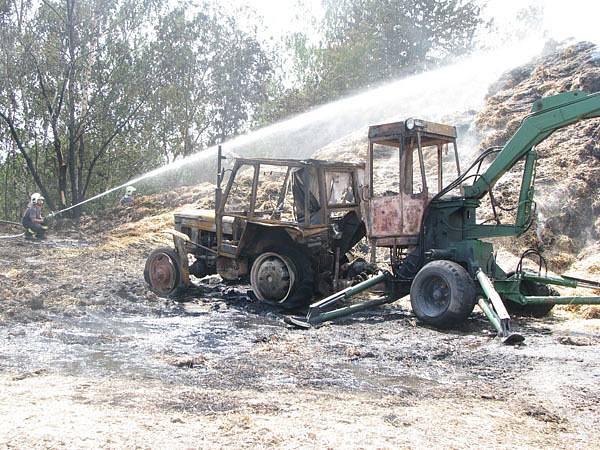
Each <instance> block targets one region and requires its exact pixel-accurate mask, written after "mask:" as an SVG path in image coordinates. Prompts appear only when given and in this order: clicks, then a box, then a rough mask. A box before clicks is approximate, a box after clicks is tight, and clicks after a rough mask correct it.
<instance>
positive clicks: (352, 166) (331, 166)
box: [215, 154, 364, 257]
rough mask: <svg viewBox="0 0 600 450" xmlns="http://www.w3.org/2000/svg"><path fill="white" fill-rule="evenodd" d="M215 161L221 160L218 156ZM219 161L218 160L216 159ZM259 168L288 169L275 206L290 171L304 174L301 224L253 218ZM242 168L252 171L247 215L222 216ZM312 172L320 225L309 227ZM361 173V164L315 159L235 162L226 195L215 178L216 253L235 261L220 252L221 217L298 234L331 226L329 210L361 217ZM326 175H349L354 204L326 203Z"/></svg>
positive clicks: (218, 177) (285, 187)
mask: <svg viewBox="0 0 600 450" xmlns="http://www.w3.org/2000/svg"><path fill="white" fill-rule="evenodd" d="M218 158H221V156H220V154H219V156H218ZM219 160H220V159H219ZM262 165H268V166H281V167H287V168H288V169H287V173H286V176H285V178H284V183H283V185H282V186H281V190H280V192H279V198H278V205H279V204H281V203H282V200H285V194H286V189H287V186H288V182H289V177H290V173H291V170H292V169H293V168H305V169H306V170H304V173H303V187H304V205H303V210H304V223H299V222H283V221H279V220H270V219H262V218H258V217H255V207H256V199H257V195H258V184H259V175H260V167H261V166H262ZM243 166H250V167H253V168H254V174H253V178H252V191H251V195H250V202H249V208H248V211H247V212H245V213H244V214H241V213H228V212H225V204H226V203H227V199H228V198H229V195H230V193H231V189H232V187H233V184H234V182H235V179H236V177H237V175H238V173H239V169H240V168H241V167H243ZM311 168H316V175H317V183H318V190H319V197H320V198H319V205H320V207H321V208H320V216H321V217H320V219H321V221H320V222H321V223H319V224H316V225H315V224H311V223H310V213H309V209H310V208H309V206H310V203H309V202H310V193H311V192H310V182H309V181H310V179H309V172H310V169H311ZM361 169H364V164H362V163H346V162H337V161H324V160H317V159H307V160H297V159H276V158H273V159H271V158H236V159H235V162H234V165H233V168H232V169H231V173H230V176H229V179H228V181H227V185H226V187H225V191H224V192H223V193H222V194H221V182H222V173H223V172H222V171H221V172H219V173H220V176H219V175H218V176H217V182H218V184H217V187H216V189H215V200H216V201H215V227H216V230H217V253H218V254H219V255H221V256H228V257H235V255H234V254H232V253H230V252H226V251H223V233H222V229H223V227H222V224H223V217H226V216H228V217H235V218H239V219H241V220H244V221H246V222H254V223H262V224H268V225H280V226H282V227H291V228H295V229H298V230H307V231H308V230H313V229H323V228H326V227H328V226H329V224H330V220H329V218H330V212H331V211H332V210H342V211H343V210H347V211H356V212H357V213H359V214H360V195H359V192H360V188H361V186H359V185H358V181H359V180H358V179H357V178H356V176H355V173H356V172H357V171H358V170H361ZM327 172H348V173H350V174H351V179H352V181H351V182H352V188H353V190H354V194H355V195H354V197H355V202H354V203H352V204H345V205H329V202H328V201H327V195H326V189H325V178H324V175H325V173H327Z"/></svg>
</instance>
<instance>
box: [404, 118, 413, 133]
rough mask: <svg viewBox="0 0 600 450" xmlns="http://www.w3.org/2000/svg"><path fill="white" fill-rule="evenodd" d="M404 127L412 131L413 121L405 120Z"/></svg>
mask: <svg viewBox="0 0 600 450" xmlns="http://www.w3.org/2000/svg"><path fill="white" fill-rule="evenodd" d="M404 126H406V129H407V130H409V131H410V130H412V129H413V128H414V127H415V119H406V122H404Z"/></svg>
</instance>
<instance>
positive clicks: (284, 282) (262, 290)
mask: <svg viewBox="0 0 600 450" xmlns="http://www.w3.org/2000/svg"><path fill="white" fill-rule="evenodd" d="M314 279H315V276H314V271H313V269H312V266H311V261H310V258H309V257H308V256H307V255H305V254H304V253H303V252H302V251H301V250H300V249H299V248H296V247H292V246H281V247H278V248H272V249H267V250H265V251H264V252H262V253H261V254H259V255H258V256H257V257H256V258H255V259H254V261H253V263H252V267H251V269H250V284H251V285H252V291H253V292H254V295H255V296H256V297H257V298H258V299H259V300H261V301H264V302H266V303H273V304H277V305H279V306H281V307H283V308H285V309H289V310H293V309H298V308H300V307H303V306H306V305H309V304H310V303H311V301H312V299H313V296H314V284H315V283H314Z"/></svg>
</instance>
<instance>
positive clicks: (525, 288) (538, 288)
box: [502, 274, 560, 318]
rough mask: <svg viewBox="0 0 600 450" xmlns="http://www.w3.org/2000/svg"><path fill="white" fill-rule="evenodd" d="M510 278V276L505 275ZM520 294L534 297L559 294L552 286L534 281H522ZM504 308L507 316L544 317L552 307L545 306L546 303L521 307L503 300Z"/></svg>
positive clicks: (550, 305) (549, 305) (518, 304)
mask: <svg viewBox="0 0 600 450" xmlns="http://www.w3.org/2000/svg"><path fill="white" fill-rule="evenodd" d="M507 275H508V276H511V275H512V274H507ZM520 291H521V294H523V295H535V296H544V297H545V296H552V297H555V296H559V295H560V292H558V291H557V290H556V289H554V288H553V287H552V286H548V285H547V284H542V283H536V282H535V281H529V280H523V281H521V286H520ZM502 300H503V301H504V306H506V310H507V311H508V313H509V314H511V315H513V316H520V317H537V318H541V317H546V316H547V315H548V314H550V311H551V310H552V308H554V305H552V304H546V303H537V304H531V305H521V304H520V303H515V302H511V301H510V300H507V299H506V300H505V299H502Z"/></svg>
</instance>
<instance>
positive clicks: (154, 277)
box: [148, 252, 178, 294]
mask: <svg viewBox="0 0 600 450" xmlns="http://www.w3.org/2000/svg"><path fill="white" fill-rule="evenodd" d="M148 266H149V267H148V268H149V271H148V272H149V273H148V276H149V278H150V285H151V286H152V287H153V288H154V289H155V290H156V291H158V292H160V293H161V294H170V293H171V292H173V290H174V289H175V288H176V287H177V275H178V269H177V266H176V263H175V262H174V261H173V259H172V258H171V256H170V255H169V254H167V253H165V252H160V253H156V254H155V255H153V257H152V259H151V260H150V263H149V265H148Z"/></svg>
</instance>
